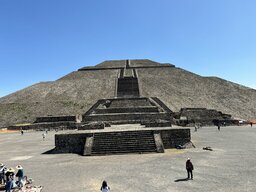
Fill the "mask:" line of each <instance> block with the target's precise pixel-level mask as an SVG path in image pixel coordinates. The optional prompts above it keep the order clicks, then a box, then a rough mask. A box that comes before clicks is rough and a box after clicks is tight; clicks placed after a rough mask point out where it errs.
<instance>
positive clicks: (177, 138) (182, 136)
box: [53, 129, 191, 154]
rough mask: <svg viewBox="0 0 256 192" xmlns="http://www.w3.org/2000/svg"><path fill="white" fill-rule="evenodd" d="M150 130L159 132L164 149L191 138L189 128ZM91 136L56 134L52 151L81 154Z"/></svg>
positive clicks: (186, 141) (84, 134)
mask: <svg viewBox="0 0 256 192" xmlns="http://www.w3.org/2000/svg"><path fill="white" fill-rule="evenodd" d="M139 131H143V130H139ZM145 131H148V130H145ZM151 131H152V134H155V133H160V135H161V138H162V141H163V144H164V148H165V149H168V148H175V147H176V146H178V145H185V144H186V143H189V142H190V140H191V136H190V129H162V130H161V129H160V130H159V129H155V130H151ZM129 132H131V131H129ZM129 132H127V133H126V132H125V131H122V132H120V131H117V132H114V133H115V134H129ZM92 136H93V133H73V134H56V135H55V149H54V150H53V153H78V154H82V153H83V150H84V145H85V142H86V138H87V137H92Z"/></svg>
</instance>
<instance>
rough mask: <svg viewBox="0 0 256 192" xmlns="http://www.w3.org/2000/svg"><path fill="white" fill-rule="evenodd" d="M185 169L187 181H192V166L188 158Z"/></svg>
mask: <svg viewBox="0 0 256 192" xmlns="http://www.w3.org/2000/svg"><path fill="white" fill-rule="evenodd" d="M186 169H187V173H188V179H193V170H194V166H193V164H192V162H191V161H190V158H188V160H187V162H186Z"/></svg>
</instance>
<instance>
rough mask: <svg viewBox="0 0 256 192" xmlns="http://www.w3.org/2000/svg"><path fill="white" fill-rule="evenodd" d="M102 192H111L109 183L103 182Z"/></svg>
mask: <svg viewBox="0 0 256 192" xmlns="http://www.w3.org/2000/svg"><path fill="white" fill-rule="evenodd" d="M100 190H101V192H109V191H110V187H109V186H108V184H107V181H103V182H102V186H101V188H100Z"/></svg>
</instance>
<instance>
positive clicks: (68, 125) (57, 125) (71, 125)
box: [8, 122, 80, 130]
mask: <svg viewBox="0 0 256 192" xmlns="http://www.w3.org/2000/svg"><path fill="white" fill-rule="evenodd" d="M79 126H80V124H79V123H75V122H52V123H36V124H31V125H20V126H9V127H8V130H45V129H47V130H52V129H54V130H55V129H77V127H79Z"/></svg>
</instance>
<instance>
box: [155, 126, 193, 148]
mask: <svg viewBox="0 0 256 192" xmlns="http://www.w3.org/2000/svg"><path fill="white" fill-rule="evenodd" d="M160 133H161V137H162V141H163V144H164V148H165V149H168V148H176V147H177V146H178V145H181V146H183V145H185V144H186V143H189V142H190V141H191V135H190V129H171V130H161V131H160Z"/></svg>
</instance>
